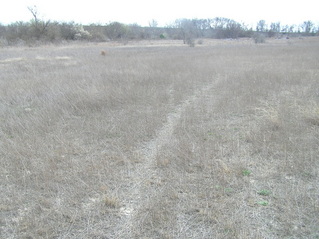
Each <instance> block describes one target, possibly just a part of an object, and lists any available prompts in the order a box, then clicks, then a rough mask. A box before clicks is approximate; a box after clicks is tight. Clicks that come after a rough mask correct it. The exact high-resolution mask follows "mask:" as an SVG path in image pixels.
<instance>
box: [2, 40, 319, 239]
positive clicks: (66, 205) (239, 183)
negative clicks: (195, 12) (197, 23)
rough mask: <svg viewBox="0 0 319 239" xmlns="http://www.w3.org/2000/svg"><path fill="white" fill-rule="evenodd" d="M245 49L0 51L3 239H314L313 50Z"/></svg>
mask: <svg viewBox="0 0 319 239" xmlns="http://www.w3.org/2000/svg"><path fill="white" fill-rule="evenodd" d="M251 42H252V41H249V42H248V41H246V40H245V41H231V42H230V43H228V42H226V41H209V40H206V39H205V41H204V43H203V44H201V45H200V46H197V47H195V48H189V47H187V46H183V45H182V44H180V45H178V44H176V42H174V44H171V45H170V44H164V43H162V42H161V43H150V42H148V45H147V47H146V46H143V45H140V44H133V45H130V44H128V45H126V46H125V47H123V46H113V47H111V46H108V45H104V46H101V45H85V46H64V47H42V48H8V49H1V55H0V72H1V74H0V123H1V124H0V159H1V160H0V180H1V184H0V186H1V195H2V197H1V198H0V235H1V237H2V238H319V230H318V225H319V218H318V215H319V190H318V185H319V173H318V169H319V164H318V162H319V161H318V155H319V111H318V110H319V92H318V89H319V81H318V77H319V56H318V54H317V52H319V39H318V38H304V39H289V42H288V41H287V40H286V39H282V40H268V41H267V43H265V44H261V45H255V44H252V43H251ZM159 44H161V45H159ZM101 47H103V48H105V49H106V50H105V52H107V56H108V57H101V56H100V55H99V54H97V53H98V52H99V51H100V49H101ZM103 48H102V49H103ZM101 54H102V53H101Z"/></svg>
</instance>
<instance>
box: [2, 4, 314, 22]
mask: <svg viewBox="0 0 319 239" xmlns="http://www.w3.org/2000/svg"><path fill="white" fill-rule="evenodd" d="M34 5H36V6H37V9H38V12H39V16H40V17H41V18H42V19H43V20H57V21H66V22H69V21H74V22H76V23H82V24H88V23H101V24H105V23H109V22H111V21H119V22H121V23H126V24H132V23H137V24H139V25H142V26H147V25H148V23H149V22H150V21H151V20H152V19H155V20H156V21H157V22H158V23H159V25H160V26H165V25H167V24H169V23H171V22H173V21H174V20H175V19H178V18H215V17H226V18H230V19H233V20H236V21H238V22H244V23H246V24H249V25H254V24H255V23H256V22H257V21H258V20H262V19H263V20H266V22H267V23H270V22H277V21H280V22H281V23H282V24H289V25H291V24H301V23H302V22H303V21H306V20H311V21H313V22H314V23H315V24H319V12H318V0H302V1H300V0H262V1H260V0H219V1H214V0H210V1H209V0H193V1H192V0H190V1H189V0H188V1H187V0H158V1H154V0H153V1H152V0H104V1H103V0H88V1H84V0H82V1H81V0H2V3H1V5H0V23H2V24H9V23H12V22H16V21H29V20H30V19H32V15H31V13H30V12H29V11H28V9H27V7H28V6H34Z"/></svg>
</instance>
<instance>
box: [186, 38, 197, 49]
mask: <svg viewBox="0 0 319 239" xmlns="http://www.w3.org/2000/svg"><path fill="white" fill-rule="evenodd" d="M185 43H186V44H187V45H189V46H190V47H195V40H194V39H193V38H190V37H189V38H187V39H186V40H185Z"/></svg>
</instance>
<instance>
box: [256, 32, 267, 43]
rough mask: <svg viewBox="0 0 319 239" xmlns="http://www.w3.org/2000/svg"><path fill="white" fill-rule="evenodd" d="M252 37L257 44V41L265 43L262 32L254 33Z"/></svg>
mask: <svg viewBox="0 0 319 239" xmlns="http://www.w3.org/2000/svg"><path fill="white" fill-rule="evenodd" d="M253 39H254V42H255V43H256V44H259V43H265V42H266V37H265V35H264V34H262V33H256V34H255V35H254V36H253Z"/></svg>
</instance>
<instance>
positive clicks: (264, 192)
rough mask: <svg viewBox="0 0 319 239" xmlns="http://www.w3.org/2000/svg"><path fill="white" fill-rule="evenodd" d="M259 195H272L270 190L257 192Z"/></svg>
mask: <svg viewBox="0 0 319 239" xmlns="http://www.w3.org/2000/svg"><path fill="white" fill-rule="evenodd" d="M257 193H258V194H259V195H262V196H268V195H269V194H270V191H269V190H266V189H263V190H260V191H258V192H257Z"/></svg>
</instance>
